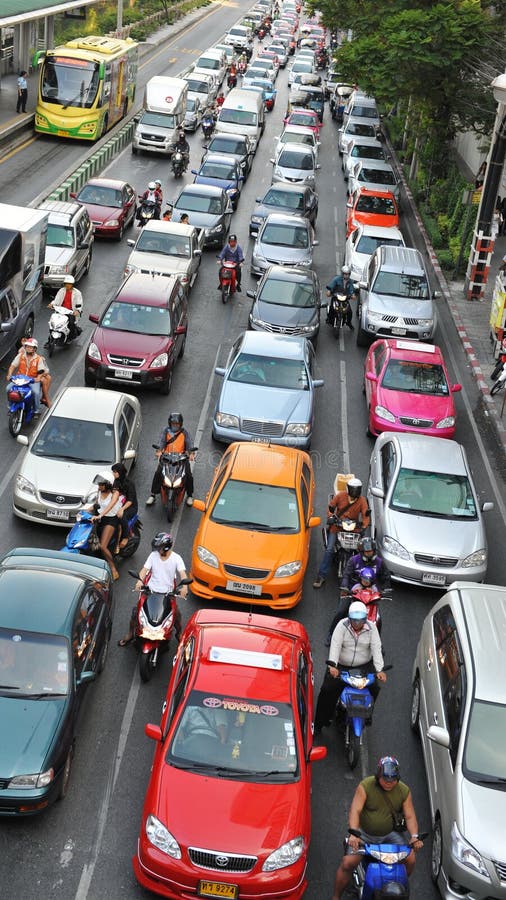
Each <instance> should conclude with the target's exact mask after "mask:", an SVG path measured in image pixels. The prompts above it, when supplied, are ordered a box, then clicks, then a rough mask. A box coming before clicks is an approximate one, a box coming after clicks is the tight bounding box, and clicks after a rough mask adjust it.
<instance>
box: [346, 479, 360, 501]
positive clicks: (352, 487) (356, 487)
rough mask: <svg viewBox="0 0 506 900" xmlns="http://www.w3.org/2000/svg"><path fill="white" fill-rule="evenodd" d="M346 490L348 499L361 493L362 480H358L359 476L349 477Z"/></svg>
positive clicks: (352, 498) (354, 497)
mask: <svg viewBox="0 0 506 900" xmlns="http://www.w3.org/2000/svg"><path fill="white" fill-rule="evenodd" d="M346 490H347V491H348V497H349V498H350V500H356V499H357V498H358V497H360V495H361V493H362V482H361V481H360V478H350V480H349V482H348V484H347V485H346Z"/></svg>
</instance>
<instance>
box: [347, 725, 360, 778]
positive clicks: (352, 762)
mask: <svg viewBox="0 0 506 900" xmlns="http://www.w3.org/2000/svg"><path fill="white" fill-rule="evenodd" d="M348 729H349V731H348V736H349V744H348V747H347V750H346V756H347V759H348V765H349V767H350V769H355V768H356V765H357V763H358V761H359V759H360V741H359V739H358V737H357V736H356V734H355V732H354V731H352V729H351V725H348Z"/></svg>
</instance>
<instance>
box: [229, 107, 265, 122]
mask: <svg viewBox="0 0 506 900" xmlns="http://www.w3.org/2000/svg"><path fill="white" fill-rule="evenodd" d="M257 120H258V114H257V113H256V112H250V111H249V110H247V109H235V108H230V109H229V108H227V107H226V106H222V107H221V109H220V114H219V122H225V123H226V124H227V125H256V124H257Z"/></svg>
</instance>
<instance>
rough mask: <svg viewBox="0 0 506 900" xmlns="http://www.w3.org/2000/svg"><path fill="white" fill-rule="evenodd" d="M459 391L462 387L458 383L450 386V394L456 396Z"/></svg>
mask: <svg viewBox="0 0 506 900" xmlns="http://www.w3.org/2000/svg"><path fill="white" fill-rule="evenodd" d="M461 390H462V385H461V384H458V383H457V384H452V386H451V392H452V394H457V393H458V392H459V391H461Z"/></svg>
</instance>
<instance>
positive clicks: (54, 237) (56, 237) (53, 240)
mask: <svg viewBox="0 0 506 900" xmlns="http://www.w3.org/2000/svg"><path fill="white" fill-rule="evenodd" d="M46 241H47V245H48V247H73V246H74V232H73V230H72V228H67V227H66V225H53V224H51V222H49V224H48V226H47V238H46Z"/></svg>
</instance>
